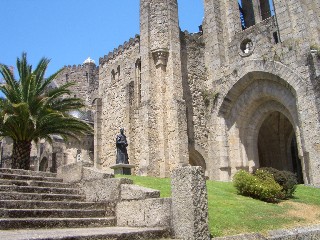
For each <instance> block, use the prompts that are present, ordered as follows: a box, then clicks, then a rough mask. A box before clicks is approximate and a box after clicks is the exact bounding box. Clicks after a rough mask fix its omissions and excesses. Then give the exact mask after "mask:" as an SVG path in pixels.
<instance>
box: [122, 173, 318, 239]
mask: <svg viewBox="0 0 320 240" xmlns="http://www.w3.org/2000/svg"><path fill="white" fill-rule="evenodd" d="M118 177H119V176H118ZM128 178H130V179H132V180H133V181H134V183H135V184H137V185H140V186H144V187H149V188H153V189H158V190H160V192H161V197H170V195H171V186H170V181H171V180H170V179H168V178H165V179H160V178H154V177H139V176H128ZM207 189H208V200H209V225H210V231H211V233H212V235H214V236H226V235H234V234H240V233H245V232H261V233H264V232H266V231H268V230H272V229H280V228H286V227H294V226H298V225H306V224H315V223H318V224H320V189H316V188H312V187H307V186H303V185H299V186H298V188H297V191H296V193H295V197H294V198H293V199H290V200H287V201H284V202H281V203H279V204H272V203H265V202H262V201H259V200H255V199H252V198H248V197H243V196H240V195H237V193H236V189H235V188H234V187H233V185H232V183H226V182H215V181H207ZM305 215H306V216H305Z"/></svg>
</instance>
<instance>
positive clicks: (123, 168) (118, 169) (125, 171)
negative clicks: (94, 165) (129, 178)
mask: <svg viewBox="0 0 320 240" xmlns="http://www.w3.org/2000/svg"><path fill="white" fill-rule="evenodd" d="M135 167H136V166H135V165H132V164H122V163H121V164H116V165H112V166H110V168H111V169H113V170H114V174H115V175H116V174H121V175H131V168H135Z"/></svg>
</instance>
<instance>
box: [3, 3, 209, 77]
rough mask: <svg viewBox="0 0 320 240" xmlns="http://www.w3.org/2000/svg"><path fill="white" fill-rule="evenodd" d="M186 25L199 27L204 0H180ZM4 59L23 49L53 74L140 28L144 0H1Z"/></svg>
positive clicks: (103, 51)
mask: <svg viewBox="0 0 320 240" xmlns="http://www.w3.org/2000/svg"><path fill="white" fill-rule="evenodd" d="M178 4H179V17H180V26H181V29H182V30H188V31H189V32H196V31H198V26H199V25H200V24H201V23H202V18H203V0H180V1H179V0H178ZM0 16H1V21H0V29H1V37H0V63H4V64H7V65H15V61H16V58H17V57H19V56H21V53H22V52H23V51H26V52H27V54H28V59H29V61H30V62H31V63H32V64H33V65H36V64H37V62H38V61H39V59H40V58H41V57H43V56H45V57H48V58H50V59H51V63H50V65H49V69H48V74H52V73H54V72H55V71H57V70H58V69H60V68H61V67H63V66H64V65H69V64H70V65H73V64H81V63H82V62H83V61H84V60H85V59H86V58H87V57H89V56H90V57H91V58H93V59H94V60H95V61H96V63H97V64H98V61H99V57H102V56H103V55H105V54H107V53H108V52H109V51H112V50H113V49H114V48H116V47H118V45H120V44H122V43H124V42H125V41H127V40H129V38H130V37H134V36H135V34H138V33H139V0H1V8H0Z"/></svg>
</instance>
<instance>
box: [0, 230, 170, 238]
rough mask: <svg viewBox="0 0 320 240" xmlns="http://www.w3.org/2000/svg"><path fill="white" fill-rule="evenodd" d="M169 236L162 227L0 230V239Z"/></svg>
mask: <svg viewBox="0 0 320 240" xmlns="http://www.w3.org/2000/svg"><path fill="white" fill-rule="evenodd" d="M167 237H169V231H168V230H167V229H164V228H128V227H102V228H68V229H43V230H42V229H41V230H40V229H37V230H7V231H0V239H6V240H29V239H33V240H43V239H46V240H58V239H59V240H62V239H69V240H71V239H72V240H138V239H139V240H143V239H144V240H147V239H160V238H167Z"/></svg>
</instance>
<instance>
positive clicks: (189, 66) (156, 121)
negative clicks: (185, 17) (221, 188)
mask: <svg viewBox="0 0 320 240" xmlns="http://www.w3.org/2000/svg"><path fill="white" fill-rule="evenodd" d="M273 5H274V7H275V10H276V13H277V15H276V16H274V15H273V14H272V12H271V6H270V5H269V3H268V2H267V1H257V0H254V1H252V2H251V1H246V0H243V1H242V12H240V11H239V5H238V2H237V1H233V0H228V1H222V0H221V1H217V0H205V1H204V7H205V18H204V21H203V26H202V29H201V31H200V32H199V33H193V34H190V33H188V32H181V31H180V29H179V24H178V4H177V1H175V0H168V1H159V0H141V1H140V35H139V36H136V37H135V38H134V39H131V40H130V41H129V42H128V43H125V44H124V45H122V46H120V47H119V48H118V49H115V50H114V51H113V52H112V53H109V54H108V55H107V56H105V57H103V58H101V59H100V63H99V100H97V102H95V106H96V119H95V122H96V130H95V131H96V134H95V165H96V166H97V167H101V168H103V169H108V167H109V166H110V165H112V164H113V163H114V161H115V147H114V138H115V135H116V134H117V132H118V131H119V128H120V127H125V129H126V134H127V137H128V139H129V156H130V159H129V161H130V163H132V164H136V165H137V168H136V169H135V174H139V175H153V176H161V177H165V176H170V172H171V171H172V170H173V169H174V168H176V167H179V166H184V165H187V164H191V165H200V166H202V167H204V168H205V170H206V174H207V176H208V177H209V178H211V179H216V180H231V179H232V176H233V175H234V173H235V172H236V171H238V170H239V169H246V170H250V171H253V170H254V169H256V168H258V167H260V166H272V167H276V168H279V169H285V170H289V171H293V172H296V173H297V174H298V175H299V177H300V181H304V182H305V183H313V184H319V182H320V179H319V164H320V162H319V161H320V160H319V150H320V148H319V146H318V145H319V143H320V139H319V136H320V135H319V115H318V113H319V111H318V109H319V100H318V99H319V90H318V89H319V87H318V83H317V79H319V58H317V57H316V56H315V54H313V55H312V54H311V52H310V46H311V45H319V31H320V30H319V4H318V3H317V1H308V2H306V1H295V2H292V1H277V0H275V1H274V4H273ZM310 6H312V7H310ZM241 14H244V15H243V20H242V21H241V20H240V15H241Z"/></svg>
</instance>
